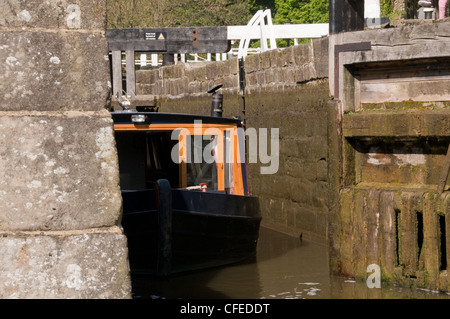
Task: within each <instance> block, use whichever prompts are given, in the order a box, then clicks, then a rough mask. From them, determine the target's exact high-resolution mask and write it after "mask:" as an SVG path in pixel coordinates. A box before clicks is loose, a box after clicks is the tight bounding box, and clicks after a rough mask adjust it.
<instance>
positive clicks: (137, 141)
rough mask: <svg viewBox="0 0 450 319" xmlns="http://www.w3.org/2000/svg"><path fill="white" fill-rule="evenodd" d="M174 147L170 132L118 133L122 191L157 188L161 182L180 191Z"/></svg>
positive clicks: (117, 142) (117, 141) (117, 143)
mask: <svg viewBox="0 0 450 319" xmlns="http://www.w3.org/2000/svg"><path fill="white" fill-rule="evenodd" d="M174 143H175V142H174V141H172V140H171V136H170V132H145V131H143V132H139V131H126V132H116V145H117V153H118V157H119V172H120V173H119V174H120V187H121V188H122V190H138V189H145V188H154V187H155V184H156V181H157V180H158V179H160V178H165V179H167V180H169V182H170V185H171V186H172V187H180V185H179V174H178V167H179V165H178V164H177V163H174V162H173V161H172V160H171V157H170V152H171V149H172V147H173V145H174Z"/></svg>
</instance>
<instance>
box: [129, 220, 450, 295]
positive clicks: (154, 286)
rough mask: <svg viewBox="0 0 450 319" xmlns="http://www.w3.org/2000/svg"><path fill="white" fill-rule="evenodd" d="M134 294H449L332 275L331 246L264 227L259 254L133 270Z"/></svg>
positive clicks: (259, 243)
mask: <svg viewBox="0 0 450 319" xmlns="http://www.w3.org/2000/svg"><path fill="white" fill-rule="evenodd" d="M132 282H133V296H134V297H135V298H143V299H159V298H165V299H178V298H182V299H184V298H186V299H216V298H220V299H344V298H345V299H411V298H415V299H450V295H449V294H446V293H439V292H433V291H429V290H423V289H415V288H404V287H403V288H402V287H395V286H392V285H386V284H384V283H383V284H382V286H381V288H368V287H367V285H366V282H365V281H364V282H363V281H354V280H348V279H346V278H342V277H335V276H330V275H329V269H328V249H327V247H326V246H325V245H319V244H316V243H312V242H309V241H305V240H303V241H300V240H299V239H298V238H295V237H292V236H288V235H285V234H282V233H279V232H276V231H273V230H270V229H267V228H263V227H262V228H261V230H260V238H259V242H258V250H257V255H256V257H254V258H253V259H251V260H249V261H247V262H245V263H241V264H237V265H231V266H227V267H221V268H216V269H211V270H205V271H199V272H194V273H188V274H182V275H177V276H173V277H170V278H168V279H157V278H154V277H148V276H132Z"/></svg>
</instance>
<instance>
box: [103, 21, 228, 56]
mask: <svg viewBox="0 0 450 319" xmlns="http://www.w3.org/2000/svg"><path fill="white" fill-rule="evenodd" d="M106 38H107V40H108V45H109V50H110V51H114V50H122V51H126V50H134V51H136V52H139V51H140V52H155V53H172V54H173V53H217V52H219V53H222V52H228V51H230V49H231V43H230V41H228V39H227V27H191V28H158V29H156V28H140V29H108V30H106Z"/></svg>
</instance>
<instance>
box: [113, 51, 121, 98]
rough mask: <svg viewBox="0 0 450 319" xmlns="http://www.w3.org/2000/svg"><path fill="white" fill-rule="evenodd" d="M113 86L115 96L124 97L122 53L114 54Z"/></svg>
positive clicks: (116, 52) (114, 52) (115, 52)
mask: <svg viewBox="0 0 450 319" xmlns="http://www.w3.org/2000/svg"><path fill="white" fill-rule="evenodd" d="M112 81H113V83H112V86H113V96H114V97H117V94H119V96H121V95H122V52H121V51H113V52H112Z"/></svg>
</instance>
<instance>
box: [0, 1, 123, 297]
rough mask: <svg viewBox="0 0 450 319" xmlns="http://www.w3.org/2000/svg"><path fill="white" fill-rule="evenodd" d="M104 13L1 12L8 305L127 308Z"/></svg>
mask: <svg viewBox="0 0 450 319" xmlns="http://www.w3.org/2000/svg"><path fill="white" fill-rule="evenodd" d="M105 6H106V4H105V1H104V0H95V1H92V0H74V1H66V0H62V1H25V0H7V1H0V11H1V12H2V14H1V16H0V65H1V67H0V91H1V92H2V93H1V94H0V176H1V179H0V251H1V252H2V253H1V255H0V265H1V266H0V298H129V297H130V296H131V287H130V278H129V266H128V259H127V255H128V250H127V244H126V237H125V236H124V235H123V232H122V229H121V228H120V226H119V225H120V224H119V219H120V214H121V195H120V189H119V187H118V163H117V162H118V161H117V154H116V150H115V142H114V136H113V129H112V120H111V118H110V115H109V113H108V112H107V111H106V103H107V98H108V96H109V90H110V88H109V86H110V85H109V81H110V75H109V64H108V51H107V43H106V39H105V28H106V24H105V17H106V10H105Z"/></svg>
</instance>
